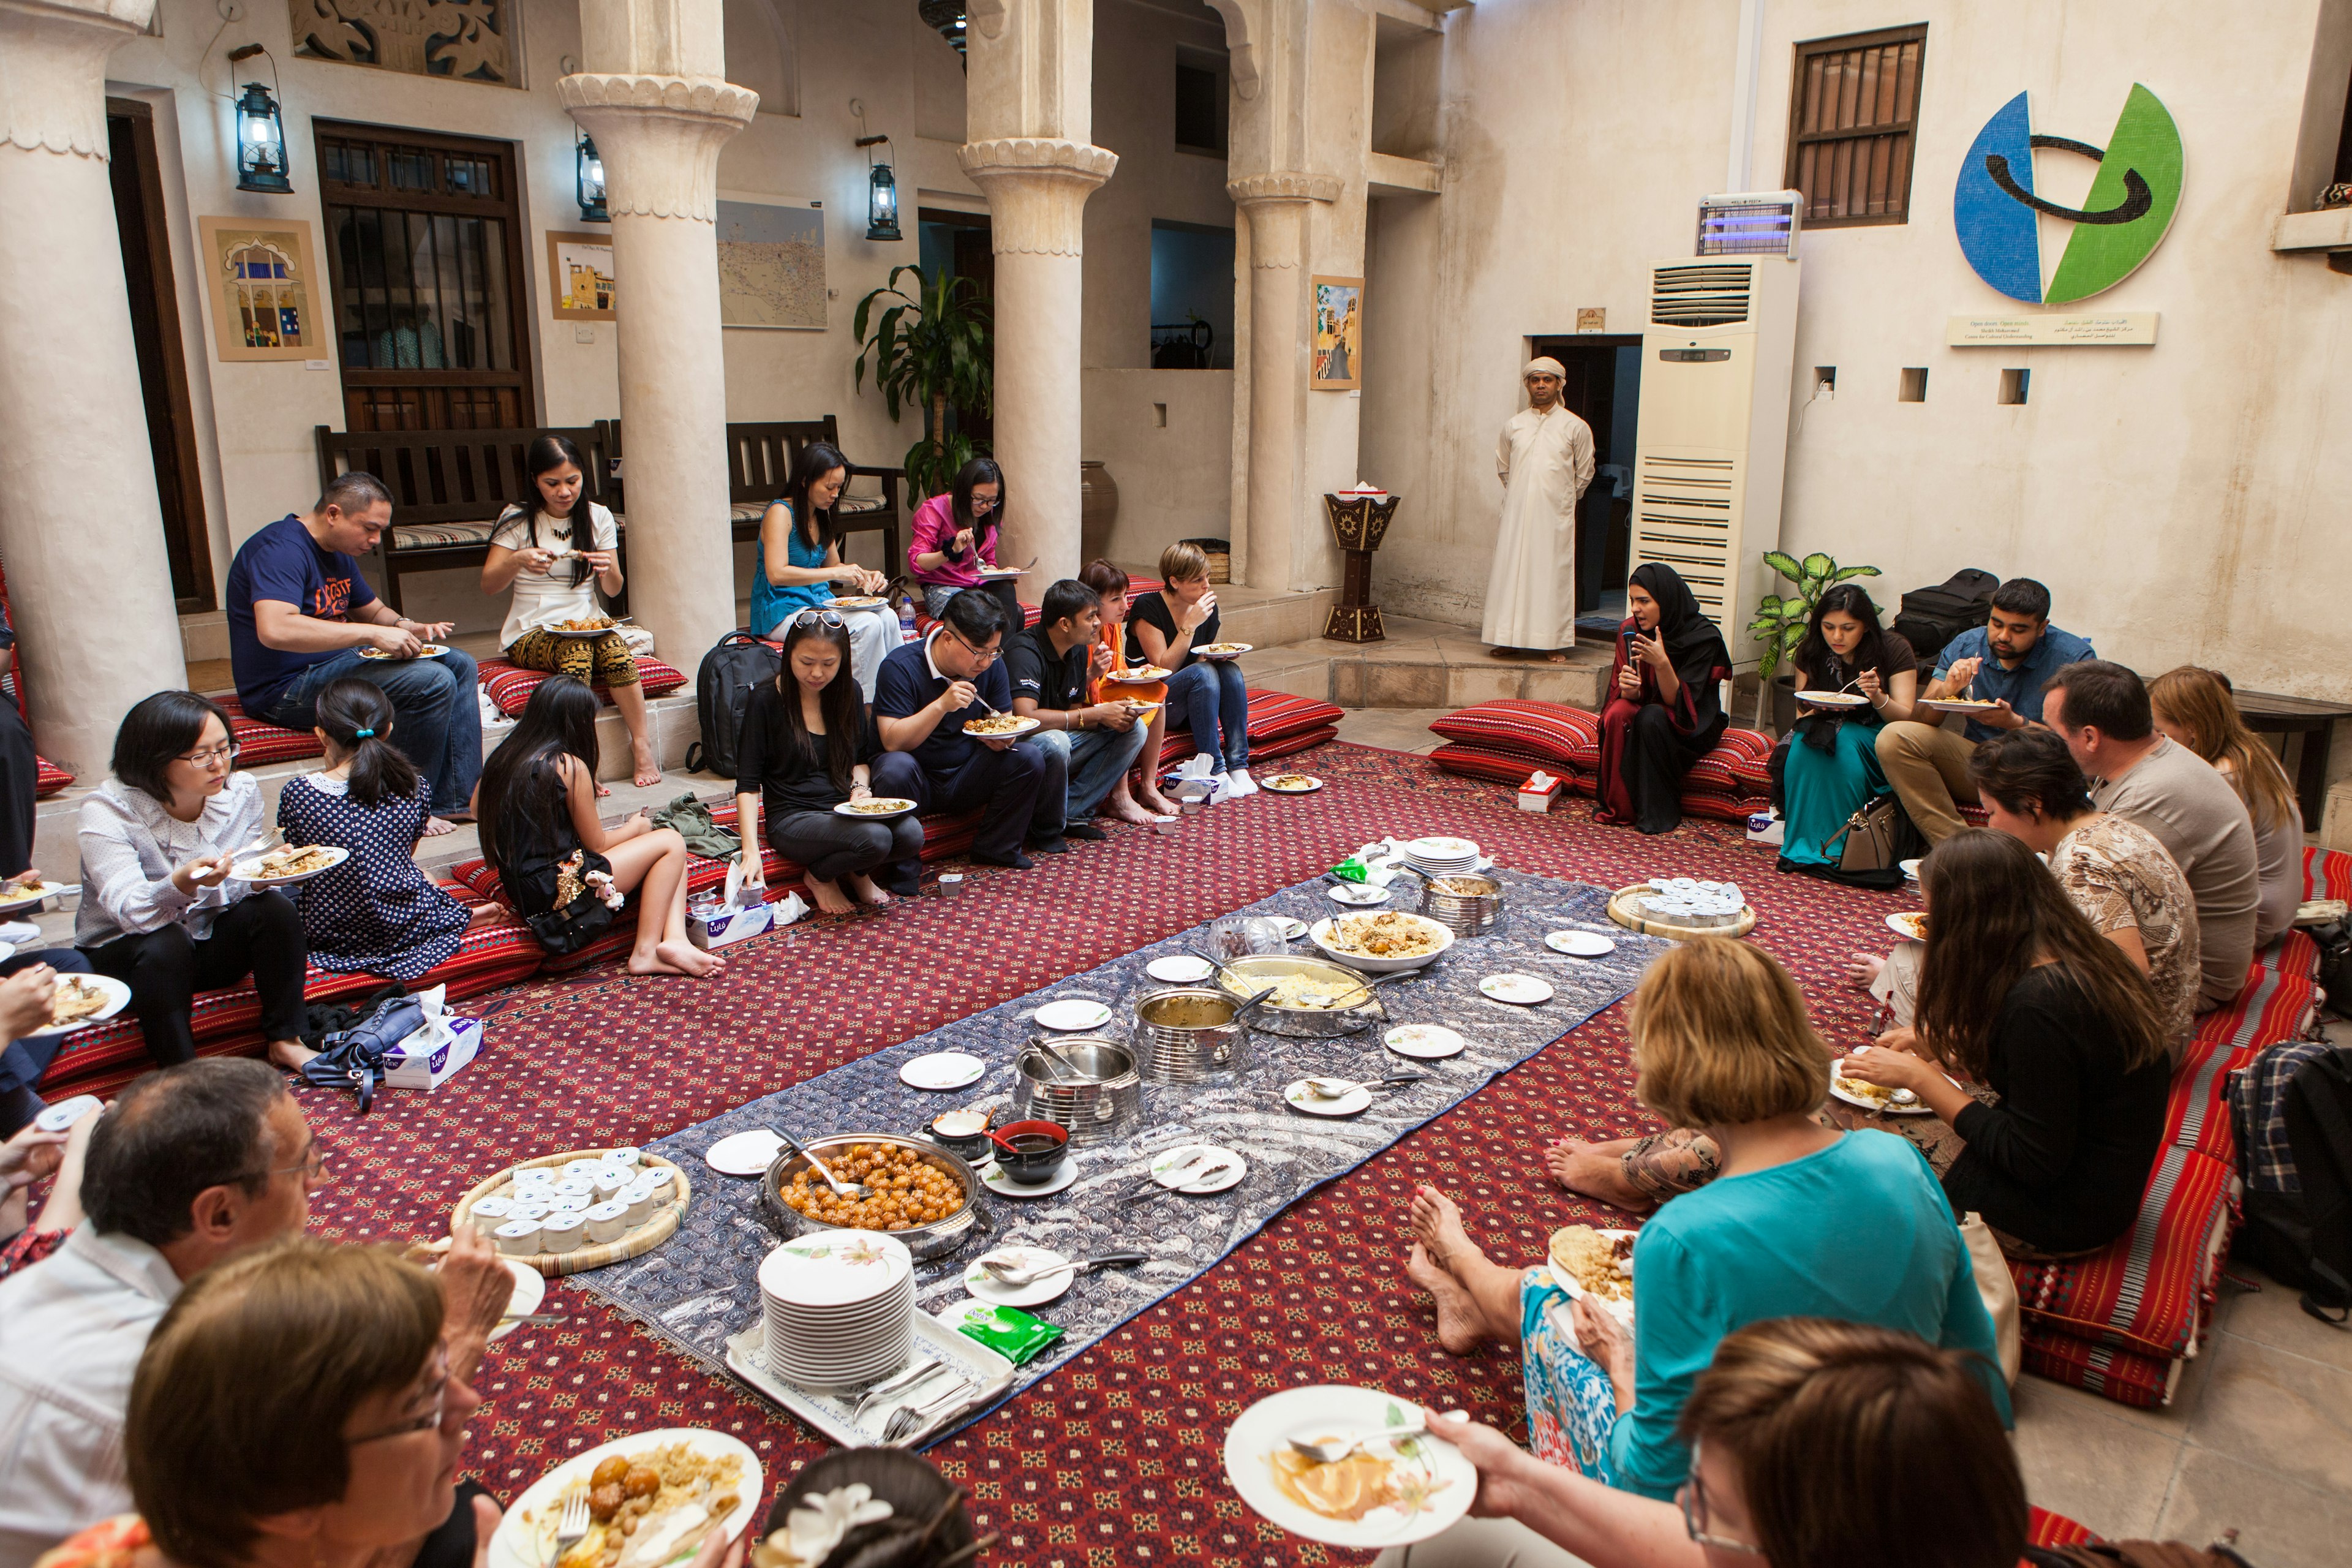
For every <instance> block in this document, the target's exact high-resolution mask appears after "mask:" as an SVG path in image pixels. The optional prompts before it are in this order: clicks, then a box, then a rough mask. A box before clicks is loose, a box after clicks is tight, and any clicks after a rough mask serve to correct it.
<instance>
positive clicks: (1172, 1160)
mask: <svg viewBox="0 0 2352 1568" xmlns="http://www.w3.org/2000/svg"><path fill="white" fill-rule="evenodd" d="M1195 1154H1198V1155H1200V1156H1202V1158H1201V1159H1200V1160H1199V1161H1197V1162H1196V1161H1194V1159H1193V1158H1192V1156H1193V1155H1195ZM1180 1166H1181V1167H1190V1168H1191V1169H1192V1174H1190V1175H1187V1176H1183V1177H1181V1179H1179V1180H1176V1181H1171V1180H1169V1178H1170V1177H1171V1176H1174V1175H1176V1174H1177V1172H1178V1168H1179V1167H1180ZM1248 1174H1249V1162H1248V1161H1247V1160H1244V1159H1243V1158H1242V1156H1241V1154H1240V1152H1238V1151H1236V1150H1233V1149H1228V1148H1226V1147H1225V1146H1224V1145H1223V1144H1222V1143H1179V1144H1177V1145H1176V1147H1174V1148H1173V1149H1163V1150H1161V1151H1160V1152H1159V1153H1157V1154H1154V1155H1153V1156H1152V1157H1151V1164H1150V1175H1151V1179H1152V1180H1153V1181H1155V1182H1158V1183H1159V1184H1160V1185H1161V1186H1163V1187H1166V1188H1167V1189H1168V1190H1169V1191H1170V1192H1171V1193H1191V1194H1193V1195H1194V1196H1200V1195H1202V1194H1208V1193H1222V1192H1223V1191H1224V1190H1225V1189H1226V1188H1227V1187H1231V1186H1236V1185H1238V1184H1240V1182H1241V1179H1242V1178H1243V1177H1244V1176H1246V1175H1248Z"/></svg>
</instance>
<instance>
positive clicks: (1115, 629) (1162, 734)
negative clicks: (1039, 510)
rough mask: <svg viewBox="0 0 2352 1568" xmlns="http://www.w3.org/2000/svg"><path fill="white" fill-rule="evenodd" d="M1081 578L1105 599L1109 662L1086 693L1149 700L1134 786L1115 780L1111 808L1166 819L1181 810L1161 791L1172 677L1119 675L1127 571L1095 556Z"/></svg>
mask: <svg viewBox="0 0 2352 1568" xmlns="http://www.w3.org/2000/svg"><path fill="white" fill-rule="evenodd" d="M1078 581H1079V582H1081V583H1084V584H1086V585H1087V587H1089V588H1092V589H1093V590H1094V591H1095V594H1096V595H1097V597H1099V598H1100V599H1101V600H1102V647H1103V651H1102V653H1101V654H1100V655H1098V656H1097V658H1098V659H1099V660H1101V661H1104V662H1107V663H1108V667H1109V668H1107V669H1105V670H1104V672H1103V673H1102V674H1100V675H1097V677H1095V681H1094V685H1093V686H1092V687H1091V688H1089V689H1088V691H1087V695H1088V696H1090V697H1091V698H1093V700H1095V701H1097V702H1122V701H1124V702H1148V703H1150V705H1151V722H1150V728H1148V729H1146V730H1145V731H1144V732H1143V752H1142V755H1141V756H1140V757H1139V758H1138V759H1137V763H1136V773H1135V777H1136V783H1135V784H1134V786H1133V787H1132V788H1131V789H1130V788H1129V784H1128V781H1127V780H1126V779H1125V778H1121V779H1120V780H1119V781H1118V784H1114V785H1112V786H1111V792H1110V811H1111V815H1112V816H1116V817H1118V819H1119V820H1120V821H1121V822H1144V823H1152V822H1158V823H1167V822H1173V821H1175V820H1176V818H1177V816H1179V815H1180V814H1179V813H1178V812H1177V810H1176V803H1175V802H1174V801H1172V800H1170V799H1169V798H1168V797H1167V796H1166V795H1161V794H1160V744H1161V742H1164V741H1166V740H1167V739H1168V683H1167V682H1166V681H1164V680H1154V681H1136V680H1126V679H1118V678H1119V677H1123V676H1125V675H1126V673H1127V669H1128V663H1127V632H1126V629H1125V628H1126V626H1127V608H1128V591H1129V588H1130V587H1131V586H1133V584H1131V583H1130V581H1129V578H1128V575H1127V574H1126V573H1124V572H1122V571H1120V570H1119V569H1118V567H1116V566H1114V565H1112V564H1111V563H1109V562H1108V561H1096V562H1091V563H1088V564H1087V569H1086V570H1085V571H1084V572H1081V573H1079V574H1078Z"/></svg>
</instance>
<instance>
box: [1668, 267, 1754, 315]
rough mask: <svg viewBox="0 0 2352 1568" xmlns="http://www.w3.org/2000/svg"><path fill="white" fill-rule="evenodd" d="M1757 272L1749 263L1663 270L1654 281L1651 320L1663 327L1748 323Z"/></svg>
mask: <svg viewBox="0 0 2352 1568" xmlns="http://www.w3.org/2000/svg"><path fill="white" fill-rule="evenodd" d="M1754 284H1755V268H1754V267H1753V266H1752V265H1751V264H1749V263H1747V262H1737V263H1728V264H1726V263H1717V264H1716V265H1713V266H1705V265H1700V266H1691V267H1661V268H1658V269H1657V271H1656V272H1655V274H1654V276H1653V277H1652V279H1651V283H1650V320H1651V321H1652V322H1653V323H1654V324H1655V325H1658V326H1661V327H1720V326H1726V325H1728V324H1730V323H1731V322H1734V321H1746V320H1748V291H1749V290H1750V289H1752V288H1753V287H1754Z"/></svg>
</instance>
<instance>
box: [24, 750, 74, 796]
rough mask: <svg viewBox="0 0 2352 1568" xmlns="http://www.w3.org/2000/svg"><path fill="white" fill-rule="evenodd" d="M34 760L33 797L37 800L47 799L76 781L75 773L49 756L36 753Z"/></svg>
mask: <svg viewBox="0 0 2352 1568" xmlns="http://www.w3.org/2000/svg"><path fill="white" fill-rule="evenodd" d="M33 762H34V763H35V764H36V767H35V771H34V776H33V798H34V799H35V800H47V799H48V798H49V796H51V795H55V794H57V793H58V791H59V790H61V789H63V788H65V787H66V786H67V785H68V784H71V783H73V782H74V776H73V774H71V773H68V772H66V771H65V769H63V768H61V767H59V766H58V764H57V763H53V762H51V761H49V759H48V758H47V757H44V756H39V755H36V756H35V757H34V758H33Z"/></svg>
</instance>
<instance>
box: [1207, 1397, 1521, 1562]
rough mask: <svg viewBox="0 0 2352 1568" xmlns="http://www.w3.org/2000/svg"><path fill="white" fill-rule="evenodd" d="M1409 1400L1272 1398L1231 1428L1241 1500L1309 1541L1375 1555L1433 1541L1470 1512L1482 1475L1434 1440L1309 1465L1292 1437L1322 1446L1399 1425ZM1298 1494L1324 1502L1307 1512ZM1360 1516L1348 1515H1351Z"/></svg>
mask: <svg viewBox="0 0 2352 1568" xmlns="http://www.w3.org/2000/svg"><path fill="white" fill-rule="evenodd" d="M1412 1414H1413V1405H1412V1401H1411V1400H1407V1399H1400V1398H1398V1397H1397V1396H1395V1395H1394V1394H1387V1393H1384V1392H1382V1391H1381V1390H1380V1389H1377V1388H1352V1387H1349V1386H1348V1385H1346V1384H1322V1385H1319V1386H1317V1387H1312V1388H1289V1389H1285V1390H1284V1391H1283V1392H1281V1393H1280V1394H1269V1395H1268V1396H1266V1397H1265V1398H1264V1399H1261V1400H1259V1401H1258V1402H1257V1403H1256V1404H1255V1405H1251V1406H1250V1407H1249V1408H1248V1409H1247V1410H1244V1411H1243V1412H1242V1413H1241V1415H1240V1417H1239V1418H1238V1419H1236V1420H1235V1421H1234V1424H1233V1426H1230V1427H1228V1428H1227V1429H1226V1432H1225V1474H1226V1475H1227V1476H1228V1477H1229V1478H1231V1479H1232V1480H1233V1483H1234V1490H1235V1491H1237V1492H1239V1493H1241V1497H1242V1500H1243V1501H1244V1502H1245V1503H1247V1504H1249V1505H1250V1507H1251V1508H1253V1509H1255V1510H1257V1512H1258V1513H1259V1514H1260V1515H1261V1516H1263V1517H1264V1518H1265V1519H1268V1520H1271V1521H1274V1522H1275V1523H1276V1524H1278V1525H1280V1526H1282V1528H1283V1529H1285V1530H1286V1531H1290V1532H1291V1533H1292V1534H1293V1535H1299V1536H1304V1537H1306V1538H1307V1540H1309V1541H1319V1542H1323V1543H1324V1544H1326V1545H1328V1546H1347V1547H1353V1548H1356V1549H1358V1550H1360V1551H1377V1550H1379V1549H1380V1548H1381V1547H1383V1546H1405V1545H1409V1544H1411V1543H1412V1542H1416V1541H1426V1540H1428V1539H1429V1538H1430V1537H1431V1536H1433V1535H1435V1534H1436V1533H1437V1532H1438V1531H1442V1530H1444V1529H1445V1528H1446V1527H1447V1526H1448V1525H1450V1524H1452V1523H1453V1522H1454V1521H1455V1520H1458V1519H1460V1518H1461V1517H1462V1516H1463V1515H1464V1514H1465V1513H1468V1512H1469V1511H1470V1502H1471V1500H1472V1499H1473V1498H1475V1497H1476V1496H1477V1493H1478V1472H1477V1471H1476V1470H1475V1469H1474V1468H1472V1467H1471V1464H1470V1461H1469V1460H1467V1459H1465V1458H1463V1457H1462V1451H1461V1450H1460V1449H1458V1448H1456V1447H1454V1446H1453V1445H1452V1444H1451V1443H1447V1442H1444V1441H1442V1440H1440V1439H1438V1438H1435V1437H1426V1436H1423V1437H1402V1438H1399V1439H1397V1440H1396V1441H1395V1442H1394V1443H1393V1444H1391V1443H1386V1442H1381V1441H1379V1440H1377V1439H1376V1440H1374V1441H1372V1442H1370V1443H1368V1444H1367V1445H1365V1447H1363V1448H1361V1449H1360V1450H1359V1451H1358V1453H1357V1454H1356V1455H1353V1456H1350V1457H1349V1458H1347V1459H1343V1460H1341V1461H1340V1462H1339V1464H1337V1465H1320V1466H1316V1465H1307V1463H1306V1462H1305V1461H1304V1459H1303V1458H1301V1457H1299V1456H1298V1455H1297V1452H1296V1450H1294V1449H1293V1448H1292V1447H1290V1439H1291V1438H1293V1437H1304V1438H1307V1439H1308V1440H1309V1441H1316V1440H1319V1439H1323V1438H1328V1437H1341V1436H1354V1435H1356V1434H1357V1433H1360V1432H1365V1431H1373V1430H1378V1429H1379V1428H1381V1427H1383V1426H1403V1425H1404V1424H1405V1423H1406V1422H1407V1421H1409V1420H1410V1419H1411V1418H1412ZM1300 1497H1313V1498H1317V1499H1318V1500H1319V1502H1320V1506H1316V1507H1309V1506H1307V1504H1305V1503H1302V1502H1300V1501H1298V1498H1300ZM1351 1515H1352V1516H1353V1517H1350V1516H1351Z"/></svg>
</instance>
